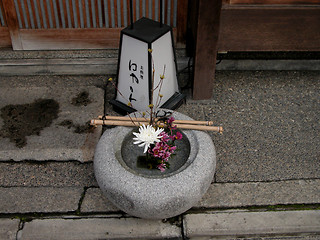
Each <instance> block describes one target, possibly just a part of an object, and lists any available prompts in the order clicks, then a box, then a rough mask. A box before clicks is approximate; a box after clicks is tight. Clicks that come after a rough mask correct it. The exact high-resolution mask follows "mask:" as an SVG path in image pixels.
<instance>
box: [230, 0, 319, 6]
mask: <svg viewBox="0 0 320 240" xmlns="http://www.w3.org/2000/svg"><path fill="white" fill-rule="evenodd" d="M229 1H230V4H278V5H285V4H297V5H299V4H300V5H306V4H319V0H281V1H279V0H229Z"/></svg>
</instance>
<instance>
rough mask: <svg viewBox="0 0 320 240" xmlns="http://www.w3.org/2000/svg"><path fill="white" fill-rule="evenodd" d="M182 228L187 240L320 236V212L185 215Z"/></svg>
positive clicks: (238, 212) (231, 212) (240, 212)
mask: <svg viewBox="0 0 320 240" xmlns="http://www.w3.org/2000/svg"><path fill="white" fill-rule="evenodd" d="M183 225H184V229H183V230H184V236H185V237H187V238H188V239H214V238H218V237H219V238H220V237H223V238H237V237H242V238H245V237H259V236H270V237H271V236H277V235H293V236H294V235H299V234H311V233H312V234H320V210H306V211H279V212H278V211H271V212H250V211H225V212H207V213H200V214H186V215H185V216H183Z"/></svg>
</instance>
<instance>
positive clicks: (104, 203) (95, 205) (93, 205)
mask: <svg viewBox="0 0 320 240" xmlns="http://www.w3.org/2000/svg"><path fill="white" fill-rule="evenodd" d="M80 211H81V212H82V213H92V212H118V211H120V210H119V209H118V208H117V207H115V206H114V205H113V204H112V203H111V202H110V201H108V199H107V198H106V197H105V196H104V195H103V194H102V192H101V190H100V188H89V189H87V191H86V193H85V195H84V199H83V201H82V204H81V208H80Z"/></svg>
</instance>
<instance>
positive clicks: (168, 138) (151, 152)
mask: <svg viewBox="0 0 320 240" xmlns="http://www.w3.org/2000/svg"><path fill="white" fill-rule="evenodd" d="M148 53H149V54H150V55H151V60H152V69H153V71H152V79H151V80H152V81H151V84H152V85H151V91H150V94H151V96H150V99H151V103H150V104H149V105H148V108H147V109H148V110H147V111H146V112H143V113H142V117H137V116H136V113H135V112H133V113H132V114H131V115H128V117H118V116H99V119H98V120H91V125H94V126H96V125H113V126H132V127H139V128H138V131H139V132H134V133H133V135H134V137H133V144H135V145H138V146H139V147H143V148H144V149H143V153H144V154H145V156H139V157H138V161H137V163H139V162H143V163H144V164H141V165H143V166H144V167H147V168H149V169H158V170H160V171H161V172H164V171H165V170H166V169H168V168H170V162H169V160H170V158H171V157H172V156H173V155H174V154H175V151H177V146H176V141H178V140H181V139H182V137H183V134H182V133H181V131H180V130H179V129H194V130H208V131H216V132H219V133H222V131H223V129H222V127H214V126H212V124H213V123H212V122H211V121H194V120H175V119H174V117H173V116H172V113H173V112H171V111H169V112H166V113H165V114H164V115H162V114H159V107H160V104H161V101H162V99H163V95H162V94H161V88H162V85H163V81H165V70H166V66H165V65H164V68H163V73H162V74H160V75H159V80H158V81H157V83H156V85H155V68H154V62H153V58H152V49H148ZM109 82H111V84H112V85H113V87H114V88H115V89H116V90H117V92H118V93H119V96H121V97H122V98H123V99H125V101H128V100H127V98H126V97H124V96H123V95H122V93H121V92H120V91H119V89H118V88H117V86H116V85H115V84H114V82H113V80H112V78H109ZM154 100H155V105H154V103H153V101H154ZM127 105H128V106H130V107H132V108H134V102H133V101H131V100H130V97H129V101H128V102H127ZM146 116H148V118H147V117H146ZM203 125H205V126H203Z"/></svg>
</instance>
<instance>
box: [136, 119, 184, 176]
mask: <svg viewBox="0 0 320 240" xmlns="http://www.w3.org/2000/svg"><path fill="white" fill-rule="evenodd" d="M173 121H174V118H173V117H170V118H167V119H165V120H164V124H162V126H164V127H162V128H161V127H160V128H159V127H158V126H152V125H147V126H145V125H142V126H140V128H139V133H136V132H134V133H133V135H134V136H136V137H135V138H133V140H134V141H135V142H133V143H134V144H139V145H138V146H139V147H144V153H146V156H142V157H139V160H145V161H146V163H147V166H148V168H150V169H154V168H157V169H159V170H160V171H161V172H164V171H165V170H166V169H167V168H169V167H170V163H169V159H170V157H171V156H172V155H173V154H174V152H175V150H176V149H177V147H176V145H175V141H176V140H180V139H182V133H181V132H180V131H179V130H178V129H177V127H176V126H175V125H173ZM156 128H157V129H156Z"/></svg>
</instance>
